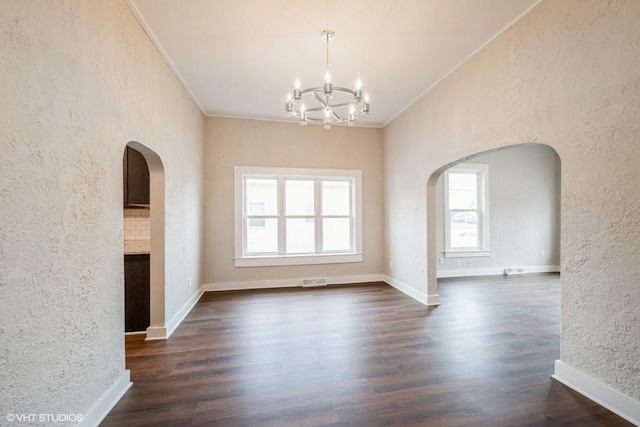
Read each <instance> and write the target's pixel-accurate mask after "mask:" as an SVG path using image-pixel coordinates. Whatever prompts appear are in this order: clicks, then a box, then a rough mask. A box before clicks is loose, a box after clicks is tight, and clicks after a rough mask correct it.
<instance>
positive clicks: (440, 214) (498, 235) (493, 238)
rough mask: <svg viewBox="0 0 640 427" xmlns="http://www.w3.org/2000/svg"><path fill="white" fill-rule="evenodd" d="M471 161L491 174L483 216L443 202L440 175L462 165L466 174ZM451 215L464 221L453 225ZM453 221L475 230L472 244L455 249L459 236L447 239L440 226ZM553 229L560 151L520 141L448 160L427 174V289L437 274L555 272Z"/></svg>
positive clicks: (433, 288) (556, 231)
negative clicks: (454, 242) (453, 243)
mask: <svg viewBox="0 0 640 427" xmlns="http://www.w3.org/2000/svg"><path fill="white" fill-rule="evenodd" d="M456 167H457V168H456ZM474 167H476V168H478V170H480V168H481V167H487V174H490V173H491V178H492V179H491V184H489V182H487V183H486V186H487V191H488V195H489V196H488V197H487V203H488V207H489V211H490V214H489V215H488V217H487V218H484V219H486V221H484V223H483V222H482V219H483V218H481V217H482V215H483V214H484V213H483V212H480V211H478V212H474V211H473V210H469V211H468V212H465V211H464V209H461V210H459V209H448V207H449V204H448V203H445V202H444V201H443V200H445V199H446V197H445V196H446V194H444V193H445V189H444V186H445V181H446V179H445V178H446V177H448V176H450V175H451V174H452V173H453V175H455V176H456V177H457V178H459V177H463V176H464V172H468V173H469V175H472V174H473V168H474ZM445 175H446V176H445ZM453 175H451V176H453ZM487 181H489V180H488V178H487ZM478 182H479V181H478ZM449 190H451V186H450V185H449V186H448V187H447V191H449ZM451 191H454V190H451ZM481 193H482V191H480V190H479V192H478V197H481ZM536 198H537V200H536ZM452 205H455V203H453V204H452ZM492 205H493V206H492ZM542 205H544V206H542ZM454 207H455V206H454ZM445 208H447V209H445ZM528 209H530V210H531V211H532V212H531V213H530V214H529V212H528ZM536 209H537V211H536V212H534V211H535V210H536ZM541 212H542V213H541ZM456 215H458V216H459V218H457V219H456V217H455V216H456ZM456 220H458V221H462V223H461V224H460V225H456V224H455V222H456ZM476 220H477V221H478V223H476ZM469 223H470V224H469ZM447 227H449V228H448V229H447ZM456 227H458V228H457V229H458V230H459V231H468V232H470V233H471V234H472V235H473V239H471V240H467V241H468V242H471V243H470V244H469V247H470V248H471V250H469V251H466V250H464V248H462V249H461V248H460V246H465V244H466V243H465V242H464V238H462V239H461V240H459V241H458V244H457V245H452V244H451V242H452V240H450V239H449V236H448V235H446V234H447V233H446V231H450V230H452V229H455V228H456ZM485 227H486V233H487V236H486V237H487V239H486V242H484V241H483V237H484V236H483V234H484V233H485ZM445 235H446V236H445ZM559 235H560V157H559V156H558V154H557V152H556V151H555V150H554V149H553V148H551V147H549V146H547V145H543V144H537V143H526V144H518V145H512V146H507V147H502V148H499V149H497V150H490V151H486V152H481V153H476V154H473V155H471V156H467V157H465V158H462V159H459V160H456V161H454V162H451V163H449V164H446V165H444V166H442V167H441V168H439V169H438V170H436V171H435V172H434V173H433V174H432V175H431V176H430V178H429V180H428V185H427V288H428V289H427V291H428V294H429V295H438V287H437V280H438V277H460V276H482V275H495V274H503V272H504V271H505V269H506V268H516V269H518V268H521V267H523V270H524V271H525V272H547V271H549V272H551V271H559V265H560V236H559Z"/></svg>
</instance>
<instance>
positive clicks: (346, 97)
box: [286, 30, 369, 129]
mask: <svg viewBox="0 0 640 427" xmlns="http://www.w3.org/2000/svg"><path fill="white" fill-rule="evenodd" d="M334 37H335V34H334V33H333V31H329V30H325V31H323V32H322V40H324V41H325V42H326V43H327V72H326V73H325V75H324V84H323V85H322V86H318V87H311V88H308V89H300V80H299V79H296V82H295V85H294V89H293V91H289V95H288V96H287V104H286V111H287V115H289V116H293V117H297V118H298V119H300V124H301V125H302V126H304V125H306V124H307V123H308V122H312V123H324V128H325V129H331V123H347V124H348V125H349V126H355V124H356V117H364V116H366V115H368V114H369V97H368V96H367V95H366V94H365V95H364V96H363V95H362V82H361V81H360V78H358V80H357V81H356V89H355V90H351V89H347V88H344V87H337V86H336V87H334V86H333V84H332V83H331V73H329V42H330V41H331V40H333V39H334ZM305 102H306V103H307V104H308V105H306V104H305ZM332 102H334V103H333V104H332Z"/></svg>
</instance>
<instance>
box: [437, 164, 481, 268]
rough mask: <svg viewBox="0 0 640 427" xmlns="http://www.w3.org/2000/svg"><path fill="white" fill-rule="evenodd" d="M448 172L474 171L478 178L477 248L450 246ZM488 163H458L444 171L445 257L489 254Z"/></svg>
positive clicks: (469, 256) (468, 256)
mask: <svg viewBox="0 0 640 427" xmlns="http://www.w3.org/2000/svg"><path fill="white" fill-rule="evenodd" d="M449 173H476V174H478V176H479V177H480V179H479V180H478V194H479V196H480V197H479V198H478V218H479V221H480V226H479V227H478V233H479V234H480V235H479V236H478V242H479V247H478V248H464V249H459V248H452V247H451V228H450V222H449V221H450V216H449ZM488 200H489V165H487V164H483V163H460V164H458V165H456V166H454V167H452V168H450V169H448V170H447V171H445V172H444V224H445V225H444V232H445V238H444V240H445V251H444V256H445V258H471V257H488V256H491V249H490V248H489V203H488Z"/></svg>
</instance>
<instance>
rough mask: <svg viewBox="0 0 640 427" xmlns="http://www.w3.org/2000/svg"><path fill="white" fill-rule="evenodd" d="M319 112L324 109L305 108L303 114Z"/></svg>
mask: <svg viewBox="0 0 640 427" xmlns="http://www.w3.org/2000/svg"><path fill="white" fill-rule="evenodd" d="M321 111H324V107H314V108H307V109H306V110H305V112H306V113H307V114H308V113H319V112H321Z"/></svg>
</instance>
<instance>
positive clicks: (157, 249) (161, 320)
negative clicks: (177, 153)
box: [125, 141, 167, 340]
mask: <svg viewBox="0 0 640 427" xmlns="http://www.w3.org/2000/svg"><path fill="white" fill-rule="evenodd" d="M127 147H131V148H133V149H135V150H136V151H137V152H139V153H140V154H142V156H143V157H144V160H145V161H146V164H147V167H148V169H149V190H148V192H149V203H148V206H145V208H148V211H149V245H148V249H149V326H148V328H147V329H146V339H147V340H156V339H166V337H167V333H166V327H165V224H164V222H165V182H164V166H163V164H162V160H161V159H160V156H158V154H157V153H156V152H154V151H153V150H151V149H150V148H148V147H146V146H145V145H143V144H141V143H139V142H136V141H130V142H129V143H127V144H126V146H125V151H126V150H127Z"/></svg>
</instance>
